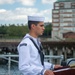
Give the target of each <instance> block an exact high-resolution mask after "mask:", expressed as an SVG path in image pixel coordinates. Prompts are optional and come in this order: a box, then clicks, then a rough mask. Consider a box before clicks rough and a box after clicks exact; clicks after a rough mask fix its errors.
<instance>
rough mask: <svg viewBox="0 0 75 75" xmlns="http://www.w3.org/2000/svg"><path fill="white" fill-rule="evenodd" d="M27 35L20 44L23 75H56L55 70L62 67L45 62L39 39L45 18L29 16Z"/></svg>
mask: <svg viewBox="0 0 75 75" xmlns="http://www.w3.org/2000/svg"><path fill="white" fill-rule="evenodd" d="M28 28H29V33H27V34H26V35H25V36H24V38H23V39H22V41H21V42H20V43H19V45H18V47H17V49H18V52H19V70H20V72H21V73H22V74H23V75H54V73H53V71H52V70H53V69H55V68H59V67H62V66H61V65H54V64H52V63H49V62H45V61H44V54H43V51H42V46H41V42H40V41H39V39H38V37H39V36H40V35H42V34H43V32H44V30H45V28H44V17H39V16H28Z"/></svg>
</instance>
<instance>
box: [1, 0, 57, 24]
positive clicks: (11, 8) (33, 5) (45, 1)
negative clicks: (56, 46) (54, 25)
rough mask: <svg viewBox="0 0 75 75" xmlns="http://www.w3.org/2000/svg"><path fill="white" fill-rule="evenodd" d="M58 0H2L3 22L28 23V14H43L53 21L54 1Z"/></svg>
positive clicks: (46, 19) (47, 20)
mask: <svg viewBox="0 0 75 75" xmlns="http://www.w3.org/2000/svg"><path fill="white" fill-rule="evenodd" d="M55 1H56V0H0V25H1V24H26V23H27V21H28V20H27V16H43V17H45V22H52V9H53V2H55Z"/></svg>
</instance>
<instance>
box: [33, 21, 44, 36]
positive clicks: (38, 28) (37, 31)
mask: <svg viewBox="0 0 75 75" xmlns="http://www.w3.org/2000/svg"><path fill="white" fill-rule="evenodd" d="M44 30H45V28H44V22H39V23H38V24H37V25H35V27H34V31H35V34H36V35H38V36H39V35H42V34H43V33H44Z"/></svg>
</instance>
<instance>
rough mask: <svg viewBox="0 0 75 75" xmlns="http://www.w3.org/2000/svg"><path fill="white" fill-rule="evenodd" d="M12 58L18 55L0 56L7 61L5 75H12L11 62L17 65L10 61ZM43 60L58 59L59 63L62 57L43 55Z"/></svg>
mask: <svg viewBox="0 0 75 75" xmlns="http://www.w3.org/2000/svg"><path fill="white" fill-rule="evenodd" d="M12 57H15V58H18V57H19V55H12V54H10V53H9V54H7V55H4V54H3V55H0V58H2V59H5V60H8V72H7V75H12V74H11V73H10V72H11V61H12V62H16V63H18V61H17V60H14V59H12ZM45 59H47V60H50V59H60V62H61V61H62V60H63V55H61V56H50V55H45ZM0 74H1V73H0Z"/></svg>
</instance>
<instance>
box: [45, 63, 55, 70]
mask: <svg viewBox="0 0 75 75" xmlns="http://www.w3.org/2000/svg"><path fill="white" fill-rule="evenodd" d="M54 66H55V65H54V64H52V63H49V62H44V67H45V69H49V70H53V69H54Z"/></svg>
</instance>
